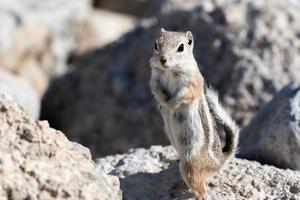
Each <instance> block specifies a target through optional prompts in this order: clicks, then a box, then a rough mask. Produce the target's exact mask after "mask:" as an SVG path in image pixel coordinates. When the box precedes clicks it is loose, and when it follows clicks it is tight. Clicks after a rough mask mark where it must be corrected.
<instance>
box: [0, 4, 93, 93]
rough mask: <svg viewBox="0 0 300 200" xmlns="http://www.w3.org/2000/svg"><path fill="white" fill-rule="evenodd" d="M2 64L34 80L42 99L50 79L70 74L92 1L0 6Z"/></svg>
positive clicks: (0, 56)
mask: <svg viewBox="0 0 300 200" xmlns="http://www.w3.org/2000/svg"><path fill="white" fill-rule="evenodd" d="M0 8H1V9H0V24H1V27H0V60H1V64H2V65H3V67H5V68H7V69H8V70H10V71H11V72H14V73H16V74H20V75H22V76H24V77H25V78H27V79H28V80H30V81H31V82H32V84H33V86H34V87H36V89H37V91H38V92H39V94H40V96H42V94H43V92H44V91H45V89H46V87H47V83H48V81H49V78H51V77H53V76H55V75H58V74H61V73H63V72H64V71H66V68H67V67H66V61H67V59H68V56H69V54H70V52H72V51H73V50H74V49H75V47H76V40H77V32H76V29H77V27H78V26H80V25H81V24H82V23H83V22H84V20H85V19H86V17H87V15H88V11H89V9H90V0H77V1H72V0H67V1H65V0H51V1H39V0H26V1H20V0H10V1H1V2H0Z"/></svg>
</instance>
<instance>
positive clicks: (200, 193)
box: [180, 165, 207, 200]
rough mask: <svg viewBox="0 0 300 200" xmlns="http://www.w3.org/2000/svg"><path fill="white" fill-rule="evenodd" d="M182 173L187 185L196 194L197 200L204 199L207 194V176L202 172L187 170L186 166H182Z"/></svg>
mask: <svg viewBox="0 0 300 200" xmlns="http://www.w3.org/2000/svg"><path fill="white" fill-rule="evenodd" d="M180 172H181V176H182V178H183V180H184V182H185V183H186V185H187V186H188V187H189V188H190V189H191V190H193V192H194V193H195V195H196V199H197V200H201V199H203V197H204V196H205V194H206V192H207V189H206V183H205V180H206V176H204V174H203V173H202V172H201V171H198V170H194V169H193V170H191V169H189V168H187V167H186V165H184V166H182V165H180Z"/></svg>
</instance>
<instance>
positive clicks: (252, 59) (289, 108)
mask: <svg viewBox="0 0 300 200" xmlns="http://www.w3.org/2000/svg"><path fill="white" fill-rule="evenodd" d="M161 27H164V28H165V29H166V30H172V31H188V30H190V31H192V33H193V35H194V39H195V48H194V54H195V57H196V60H197V62H198V64H199V68H200V70H201V72H202V73H203V75H204V77H205V79H206V81H207V82H208V83H209V84H210V85H212V86H213V87H215V88H216V89H217V90H218V91H219V93H220V96H221V100H222V102H223V104H224V106H225V108H226V110H227V111H228V112H229V113H230V114H231V115H232V116H233V118H234V119H235V120H236V121H237V122H238V124H239V125H240V126H241V135H240V148H239V149H240V150H239V154H238V157H240V158H245V159H248V160H255V161H258V162H260V164H259V163H257V162H253V161H247V160H242V159H232V161H230V163H229V165H228V166H227V167H225V169H224V170H223V171H221V172H220V173H218V174H217V175H216V176H215V177H214V179H215V180H216V181H212V182H210V183H209V188H210V191H212V192H211V193H210V195H209V196H208V199H234V198H235V199H251V198H252V199H296V200H297V199H300V182H299V176H300V175H299V171H292V170H300V2H299V1H298V0H285V1H282V0H272V1H271V0H269V1H261V0H184V1H183V0H46V1H39V0H9V1H4V0H3V1H0V93H3V94H4V96H3V95H0V123H1V124H0V144H1V145H0V197H1V199H26V198H28V199H39V198H40V199H41V198H42V199H64V198H65V199H67V198H71V199H91V196H96V197H97V198H95V199H120V198H121V193H122V192H123V194H122V195H123V197H124V198H125V199H126V198H127V199H174V198H175V199H189V198H192V196H191V193H189V192H188V191H187V188H186V187H185V186H184V184H183V182H182V180H181V179H179V177H178V169H177V167H176V166H177V163H176V161H175V160H176V159H177V157H176V155H175V152H174V150H173V149H172V148H170V147H161V146H152V145H167V144H169V142H168V141H167V139H166V137H165V135H164V132H163V123H162V119H161V116H160V114H159V113H158V111H157V105H156V102H155V100H154V98H153V96H152V95H151V93H150V89H149V87H148V82H149V78H150V68H149V64H148V60H149V58H150V57H151V55H152V51H153V47H154V38H155V37H156V34H157V33H158V30H159V29H160V28H161ZM8 96H10V97H8ZM13 102H15V103H17V104H18V105H20V106H22V107H23V109H24V111H23V110H22V109H21V108H19V107H18V106H17V105H16V104H15V103H13ZM28 115H29V116H28ZM38 119H40V120H47V121H48V122H49V124H50V126H51V127H53V128H55V129H57V130H60V131H62V132H63V133H64V134H65V135H66V137H67V138H68V139H69V140H71V141H72V142H70V141H68V140H67V139H66V137H65V136H64V134H63V133H62V132H60V131H57V130H55V129H52V128H49V125H48V123H47V122H45V121H37V122H35V121H34V120H38ZM78 143H79V144H78ZM80 144H81V145H84V146H86V147H87V148H88V149H89V150H90V151H91V155H90V153H89V150H88V149H86V148H84V147H83V146H81V145H80ZM151 146H152V147H151ZM138 147H145V148H149V149H131V148H138ZM129 149H131V150H129ZM128 150H129V151H128ZM125 152H127V153H126V154H123V153H125ZM121 153H122V154H123V155H115V156H108V155H111V154H121ZM103 156H107V157H104V158H101V159H98V160H97V164H96V163H94V161H93V160H92V159H91V157H93V158H94V159H96V158H98V157H103ZM82 162H85V163H82ZM261 164H268V165H273V166H276V167H278V168H283V169H287V168H288V169H289V170H283V169H277V168H275V167H271V166H263V165H261ZM290 169H291V170H290ZM53 172H55V174H53ZM105 173H108V174H110V176H108V175H106V174H105ZM2 174H5V176H2ZM74 174H76V176H73V175H74ZM173 177H176V178H174V179H172V178H173ZM224 177H227V178H225V179H223V178H224ZM119 178H120V181H118V179H119ZM171 179H172V181H171V182H170V183H169V182H166V183H165V182H164V181H166V180H167V181H169V180H171ZM157 182H162V183H165V186H164V187H160V188H157V186H156V185H158V184H156V183H157ZM220 183H222V184H220ZM142 184H144V185H145V188H140V187H136V186H135V185H142ZM83 185H85V187H84V189H82V188H83ZM160 185H162V184H160ZM121 191H122V192H121ZM99 193H101V194H103V196H99V195H97V194H99Z"/></svg>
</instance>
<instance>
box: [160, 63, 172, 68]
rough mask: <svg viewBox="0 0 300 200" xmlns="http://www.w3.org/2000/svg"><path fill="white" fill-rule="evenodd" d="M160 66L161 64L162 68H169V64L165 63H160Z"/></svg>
mask: <svg viewBox="0 0 300 200" xmlns="http://www.w3.org/2000/svg"><path fill="white" fill-rule="evenodd" d="M161 66H162V68H164V69H169V68H170V66H169V65H167V63H165V64H161Z"/></svg>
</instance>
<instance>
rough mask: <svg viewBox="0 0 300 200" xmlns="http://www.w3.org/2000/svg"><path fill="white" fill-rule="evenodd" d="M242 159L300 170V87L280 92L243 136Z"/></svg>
mask: <svg viewBox="0 0 300 200" xmlns="http://www.w3.org/2000/svg"><path fill="white" fill-rule="evenodd" d="M240 141H241V142H240V156H241V157H243V158H247V159H252V160H258V161H260V162H261V163H266V164H271V165H275V166H277V167H281V168H291V169H297V170H300V84H296V83H295V84H291V85H288V86H286V87H284V88H283V89H282V90H281V91H280V92H278V93H277V94H276V95H275V96H274V98H273V99H272V101H270V102H269V103H268V104H267V105H265V106H264V108H263V109H262V110H261V111H260V112H259V114H258V115H257V116H256V117H255V119H254V120H253V121H252V122H251V123H250V125H249V126H247V127H246V128H244V129H243V131H242V132H241V137H240Z"/></svg>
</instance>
